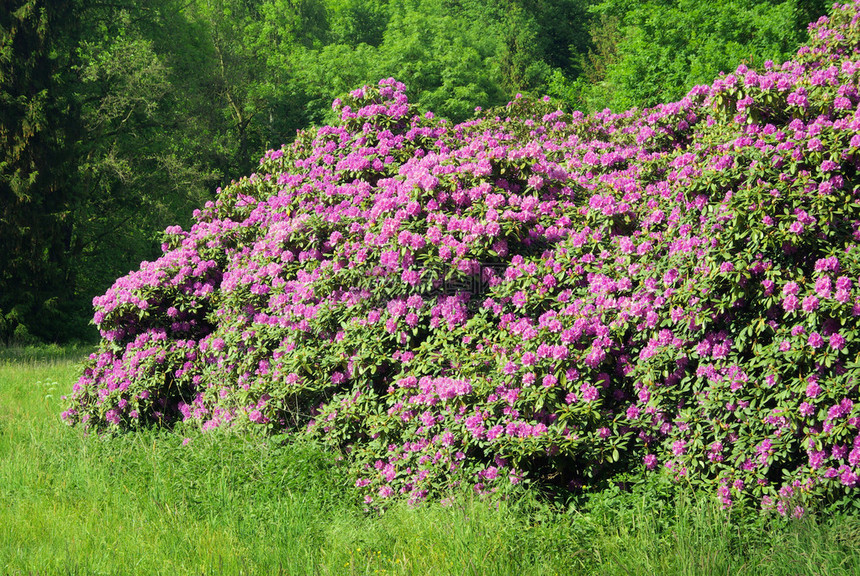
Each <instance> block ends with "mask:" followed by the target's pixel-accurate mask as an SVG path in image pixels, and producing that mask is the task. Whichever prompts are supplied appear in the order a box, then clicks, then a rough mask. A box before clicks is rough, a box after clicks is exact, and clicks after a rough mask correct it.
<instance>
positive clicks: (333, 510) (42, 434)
mask: <svg viewBox="0 0 860 576" xmlns="http://www.w3.org/2000/svg"><path fill="white" fill-rule="evenodd" d="M76 354H77V355H78V357H80V354H81V352H80V351H75V352H74V353H67V351H63V350H59V351H58V350H54V351H45V350H42V351H39V350H37V349H34V350H32V351H31V352H30V353H22V352H18V353H16V354H11V355H6V356H4V355H3V353H0V574H4V575H5V574H22V575H23V574H112V575H113V574H171V575H172V574H196V575H200V574H321V575H329V574H330V575H351V574H456V575H461V574H469V575H480V574H487V575H496V574H498V575H505V574H511V575H514V574H516V575H520V574H536V575H541V574H547V575H548V574H607V575H628V574H642V575H645V574H647V575H653V574H679V575H681V574H696V575H706V574H720V575H725V574H756V575H758V574H774V575H795V574H846V575H848V574H852V575H853V574H858V573H860V552H858V551H857V549H856V544H857V542H860V516H851V515H842V516H839V517H836V518H830V519H827V518H808V519H805V520H803V521H800V522H787V523H782V522H764V521H748V520H743V521H739V520H736V519H732V518H729V517H727V516H726V514H725V513H724V512H722V511H720V510H719V509H717V508H715V507H714V506H713V504H712V502H711V501H710V500H707V499H704V498H702V499H697V498H696V497H695V496H694V495H690V494H685V493H681V496H677V495H675V494H674V492H673V491H672V490H671V489H670V488H667V487H665V486H656V487H655V486H650V487H646V488H644V489H641V490H634V491H632V492H631V491H621V490H618V489H614V490H607V491H605V492H602V493H598V494H595V495H593V496H591V497H589V498H584V499H582V500H580V501H578V502H576V503H575V504H572V505H570V506H569V507H568V508H567V509H564V510H561V509H560V508H559V506H551V505H549V504H546V503H542V502H541V501H538V500H537V499H534V498H531V499H520V500H517V501H508V502H502V503H500V504H496V505H492V506H491V505H487V504H486V503H482V502H480V501H475V500H473V499H471V498H469V497H468V496H466V495H459V496H457V497H455V498H454V499H453V504H451V505H448V506H442V505H440V504H429V505H424V506H420V507H417V508H412V507H409V506H407V505H406V504H401V505H396V506H394V507H392V508H390V509H388V510H387V511H385V512H384V513H378V512H367V511H365V510H364V508H363V506H362V505H361V504H360V503H359V501H358V499H357V497H356V496H355V494H354V493H352V492H351V491H350V489H349V488H348V487H346V485H345V482H344V480H343V478H342V477H341V476H340V475H339V472H338V469H337V466H336V462H335V459H334V456H333V455H331V454H326V453H324V452H322V451H321V450H320V449H319V448H318V447H316V446H313V445H310V444H304V443H293V444H287V445H283V444H280V443H276V442H273V441H267V440H265V439H262V438H253V437H247V436H244V437H243V436H238V435H230V434H226V433H209V434H205V435H201V434H199V433H197V432H195V431H192V430H182V429H177V430H174V431H163V430H162V431H158V430H150V431H145V432H142V433H134V434H126V435H121V436H116V437H102V438H99V437H96V436H87V435H84V434H83V433H82V432H81V431H80V430H77V429H69V428H67V427H66V426H65V425H63V424H62V423H61V422H60V419H59V413H60V411H61V406H62V401H61V400H60V396H61V395H62V394H63V393H64V392H66V391H68V390H69V389H70V387H71V384H72V382H73V381H74V378H75V376H76V371H77V369H78V368H77V366H76V364H75V361H74V360H72V359H70V358H71V357H74V356H75V355H76Z"/></svg>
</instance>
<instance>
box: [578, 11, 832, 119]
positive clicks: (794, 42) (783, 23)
mask: <svg viewBox="0 0 860 576" xmlns="http://www.w3.org/2000/svg"><path fill="white" fill-rule="evenodd" d="M591 10H592V13H593V14H595V16H596V19H595V24H594V28H592V41H593V44H594V50H595V51H594V52H593V53H591V54H590V55H589V57H588V58H587V59H586V62H585V67H586V74H585V77H586V78H587V79H588V81H589V84H583V85H582V86H581V89H582V90H583V92H584V93H585V95H584V100H585V102H586V103H587V105H588V107H589V109H602V108H604V107H609V108H611V109H613V110H623V109H627V108H630V107H632V106H640V107H647V106H654V105H656V104H657V103H659V102H668V101H672V100H677V99H679V98H681V97H682V96H683V95H684V94H686V93H687V91H689V90H690V89H691V88H692V87H693V86H694V85H697V84H705V83H708V82H710V81H711V80H712V79H713V78H714V77H716V76H717V74H718V73H719V72H721V71H722V72H725V71H729V70H732V69H734V68H735V67H736V66H737V65H738V64H739V63H746V64H747V65H749V66H761V65H762V64H763V63H764V62H765V61H767V60H773V61H775V62H782V61H784V60H786V59H788V58H789V57H790V56H791V55H792V53H793V52H794V50H795V49H796V48H797V46H798V45H799V44H800V43H801V42H802V41H803V40H804V39H805V33H804V30H803V29H804V28H805V26H806V23H807V21H808V20H803V21H802V22H799V21H798V20H797V14H798V11H799V9H798V2H797V0H784V1H775V0H774V1H767V2H758V1H752V0H730V1H728V2H698V1H695V0H678V1H672V2H663V1H654V2H644V3H643V2H631V1H629V0H607V1H605V2H602V3H599V4H597V5H595V6H593V7H592V9H591ZM821 13H823V10H822V11H821V12H818V13H816V14H815V15H813V17H812V18H810V19H811V20H814V19H816V18H817V16H819V15H820V14H821Z"/></svg>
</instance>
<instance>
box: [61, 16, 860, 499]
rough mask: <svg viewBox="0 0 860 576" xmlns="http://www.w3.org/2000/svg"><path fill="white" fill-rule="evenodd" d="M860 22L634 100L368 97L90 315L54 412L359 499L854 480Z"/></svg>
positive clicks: (852, 19)
mask: <svg viewBox="0 0 860 576" xmlns="http://www.w3.org/2000/svg"><path fill="white" fill-rule="evenodd" d="M858 6H860V4H849V5H845V6H837V7H835V8H834V11H833V15H832V17H831V18H830V19H826V18H823V19H821V20H820V21H818V22H817V23H815V24H813V25H811V37H812V40H811V42H810V44H809V45H808V46H806V47H804V48H802V49H801V50H800V51H799V52H798V54H797V57H796V59H795V60H794V61H791V62H787V63H785V64H783V65H781V66H774V65H772V64H768V65H766V66H765V69H764V70H761V71H755V70H750V69H747V68H746V67H744V66H741V67H739V68H738V69H737V71H736V72H735V73H733V74H730V75H727V76H722V77H720V78H719V79H717V80H716V81H715V82H714V84H713V85H712V86H699V87H696V88H694V89H693V90H692V91H691V92H690V93H689V94H688V95H687V97H685V98H684V99H682V100H680V101H679V102H675V103H671V104H666V105H660V106H657V107H655V108H651V109H648V110H643V111H639V110H631V111H628V112H625V113H622V114H612V113H610V112H609V111H605V112H602V113H600V114H596V115H593V116H584V115H582V114H580V113H575V114H573V115H572V116H571V115H566V114H563V113H562V112H561V111H558V110H555V109H554V108H553V107H552V106H551V105H550V104H549V103H548V102H546V101H538V102H534V101H530V100H528V99H525V98H518V99H517V100H515V101H514V102H512V103H511V104H509V105H508V107H507V108H506V109H505V110H503V111H496V112H491V113H489V114H484V115H480V116H479V117H477V118H476V119H475V120H473V121H470V122H466V123H463V124H458V125H451V124H449V123H447V122H445V121H444V120H440V119H436V118H434V117H433V115H432V114H430V113H427V114H424V115H420V114H418V113H417V112H416V111H415V110H414V108H413V107H412V106H411V105H410V104H409V103H408V102H407V100H406V97H405V96H404V92H403V90H404V87H403V86H402V85H400V84H399V83H397V82H395V81H394V80H383V81H381V82H380V83H379V85H378V86H377V87H365V88H362V89H360V90H357V91H355V92H353V93H352V94H351V96H350V97H349V98H346V99H345V100H344V101H336V102H335V103H334V107H335V110H337V111H338V112H339V115H340V122H338V123H337V124H336V125H334V126H324V127H322V128H319V129H316V130H312V131H309V132H305V133H303V134H300V135H299V137H298V138H297V140H296V142H295V143H294V144H292V145H290V146H289V147H285V148H283V149H281V150H277V151H270V152H268V153H267V154H266V155H265V157H264V158H263V159H262V161H261V164H260V170H259V172H258V173H256V174H252V175H251V176H249V177H247V178H243V179H242V180H240V181H238V182H235V183H233V184H231V185H230V186H227V187H226V188H224V189H223V190H219V191H218V196H217V200H216V201H215V202H210V203H208V204H207V205H206V206H205V207H204V208H203V209H202V210H200V211H199V212H197V213H195V217H196V224H195V225H194V226H193V227H192V228H191V230H188V231H183V230H180V229H178V228H172V229H168V230H167V232H166V239H165V242H164V245H163V251H164V254H163V256H162V257H161V258H160V259H158V260H157V261H155V262H152V263H143V264H142V265H141V268H140V270H138V271H136V272H133V273H131V274H129V275H128V276H126V277H124V278H121V279H119V280H117V282H116V284H114V286H113V287H112V288H111V289H110V290H109V291H108V292H107V294H105V295H104V296H102V297H100V298H96V299H95V302H94V303H95V308H96V314H95V322H96V324H97V325H98V327H99V329H100V330H101V334H102V336H103V341H102V344H101V347H100V350H99V352H98V353H96V354H94V355H93V356H91V358H90V361H89V363H88V365H87V366H86V368H85V370H84V373H83V376H82V377H81V379H80V381H79V382H78V383H77V384H76V385H75V387H74V390H73V392H72V394H71V397H70V399H69V402H70V406H69V409H68V410H67V411H66V412H65V413H64V418H65V419H66V420H67V421H68V422H70V423H81V424H84V425H85V426H86V427H88V428H91V429H96V430H104V429H118V428H134V427H139V426H144V425H150V424H169V423H171V422H174V421H176V420H179V419H182V420H191V421H197V422H199V423H200V424H201V425H202V427H203V429H209V428H213V427H219V426H235V427H239V428H251V427H253V428H260V429H265V430H267V431H271V432H279V431H287V432H293V433H296V434H309V435H312V436H315V437H318V438H320V439H321V440H323V441H324V442H327V443H329V444H330V445H331V446H333V447H337V448H340V449H343V450H345V452H346V453H347V454H348V456H347V461H348V463H349V465H350V469H351V470H352V473H353V475H354V480H355V484H356V486H358V487H362V488H363V489H364V490H365V491H366V494H367V496H366V500H367V501H368V502H378V501H379V500H380V499H385V498H388V497H390V496H392V495H394V494H403V495H405V496H406V497H408V498H410V499H413V500H420V499H423V498H425V497H427V496H428V495H431V494H433V493H438V492H439V491H440V490H442V489H444V488H446V487H449V486H451V485H454V484H459V483H466V484H468V485H471V486H473V487H474V489H475V490H477V491H479V492H482V493H483V492H492V491H495V490H498V489H500V488H502V487H504V486H507V485H510V484H511V483H514V484H516V483H518V482H520V481H521V480H522V479H524V478H532V479H538V480H542V481H546V482H554V483H557V484H569V485H570V486H578V485H582V484H589V483H592V482H594V481H596V480H598V479H601V478H607V477H611V476H612V475H614V474H617V473H624V472H629V471H635V470H639V469H645V470H654V471H658V470H663V471H664V473H668V474H670V475H672V476H673V477H675V478H678V479H684V481H686V482H689V483H691V484H693V485H696V486H704V487H708V486H710V487H711V488H712V489H713V491H714V493H715V494H717V495H718V497H719V498H721V499H722V501H723V503H724V504H725V505H726V506H729V505H731V504H732V502H733V501H736V500H738V499H754V500H755V501H757V502H761V503H762V505H763V506H764V507H765V508H775V509H777V510H778V511H779V512H781V513H783V514H802V513H803V507H804V506H807V505H809V504H810V503H814V502H815V501H816V500H817V499H820V498H826V497H835V496H840V495H843V494H845V493H848V492H850V491H853V490H854V489H855V488H856V487H857V484H858V474H860V394H858V381H857V375H858V357H859V356H858V355H860V334H858V322H857V317H858V315H860V291H858V286H857V281H858V272H860V261H859V260H858V259H860V247H859V246H858V241H860V197H858V190H860V187H858V185H860V180H858V177H857V167H858V165H860V155H858V152H859V151H860V130H858V128H860V106H858V104H860V91H858V77H860V59H858V57H857V54H858V51H860V43H858V40H860V23H858V20H860V9H858Z"/></svg>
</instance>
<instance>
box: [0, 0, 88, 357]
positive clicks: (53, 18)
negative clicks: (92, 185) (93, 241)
mask: <svg viewBox="0 0 860 576" xmlns="http://www.w3.org/2000/svg"><path fill="white" fill-rule="evenodd" d="M77 34H78V22H77V18H76V14H75V5H74V3H73V2H70V1H61V0H56V1H53V2H47V1H45V0H10V1H9V2H7V4H6V7H4V9H3V10H0V239H2V249H0V340H2V341H6V342H8V341H10V340H11V339H13V338H15V339H17V340H28V339H30V338H31V337H38V338H51V337H54V336H56V335H61V336H60V337H62V335H65V336H68V335H69V334H70V333H73V330H72V329H71V326H70V325H69V321H70V319H71V318H72V317H73V316H74V306H73V305H72V298H71V296H72V290H71V287H72V286H73V285H74V270H73V268H72V267H71V266H70V261H69V251H70V240H71V235H72V222H71V214H72V212H73V208H74V204H75V202H76V199H75V197H74V190H75V184H76V174H75V172H74V170H73V166H74V162H73V152H74V149H73V146H72V145H71V144H72V143H73V142H74V141H75V139H76V137H77V134H78V132H79V125H78V123H77V117H76V102H75V100H74V98H73V97H72V96H71V94H70V92H69V84H70V82H71V81H72V78H71V75H70V74H69V70H70V64H71V63H72V62H73V60H72V58H73V57H72V56H71V55H70V54H73V52H74V51H73V50H70V48H73V47H74V45H75V41H76V38H77Z"/></svg>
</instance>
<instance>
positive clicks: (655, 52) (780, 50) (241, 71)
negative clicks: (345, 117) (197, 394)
mask: <svg viewBox="0 0 860 576" xmlns="http://www.w3.org/2000/svg"><path fill="white" fill-rule="evenodd" d="M826 9H827V3H826V2H824V1H822V0H785V1H778V0H764V1H753V0H727V1H726V2H721V3H702V2H696V1H693V0H645V1H639V0H636V1H634V0H606V1H604V2H599V1H595V0H482V1H477V0H113V1H98V0H95V1H93V0H50V1H49V0H4V2H3V6H2V7H0V343H6V344H9V343H13V342H27V341H31V340H43V341H68V340H73V339H77V340H88V339H94V338H95V337H96V331H95V329H94V328H93V327H92V326H90V324H89V323H90V316H91V300H92V298H93V296H95V295H97V294H101V293H103V292H104V291H105V289H106V288H107V287H108V286H110V284H111V283H112V282H113V280H114V278H116V277H118V276H120V275H122V274H124V273H126V272H127V271H129V270H130V269H133V268H136V267H137V266H138V264H139V262H140V261H141V260H145V259H151V258H153V257H154V256H155V255H157V254H158V250H159V242H160V238H161V235H162V231H163V230H164V229H165V227H166V226H169V225H173V224H179V225H184V224H186V223H187V222H188V221H190V218H191V214H192V211H193V209H194V208H195V207H199V206H201V205H202V204H203V203H204V202H205V201H206V200H207V199H209V198H211V197H212V196H213V195H214V192H215V190H216V189H217V187H218V186H220V185H223V184H226V183H229V181H230V179H231V177H234V176H238V175H241V174H246V173H248V172H250V171H252V170H253V167H254V166H255V164H256V163H257V160H258V158H259V157H260V156H261V155H262V153H263V152H264V151H265V150H267V149H269V148H273V147H275V148H277V147H280V146H281V145H282V144H284V143H288V142H290V141H292V140H293V139H294V138H295V135H296V131H297V130H301V129H303V128H306V127H308V126H310V125H313V124H319V123H321V122H324V121H326V120H327V119H329V118H330V115H331V114H332V106H331V104H332V101H333V100H334V99H335V98H338V97H339V96H341V95H343V94H344V93H346V92H347V91H349V90H352V89H354V88H356V87H359V86H361V85H362V84H365V83H372V82H376V81H377V80H378V79H380V78H387V77H395V78H397V79H398V80H399V81H401V82H403V83H405V85H406V86H407V89H408V90H409V94H410V100H411V101H413V102H417V103H418V105H419V106H420V107H421V108H422V109H427V110H430V109H432V110H434V111H435V112H436V113H437V114H439V115H442V116H444V117H446V118H449V119H450V120H451V121H461V120H464V119H467V118H469V117H471V115H472V114H473V113H474V110H475V108H476V107H482V108H488V107H493V106H499V105H502V104H504V103H506V102H508V101H509V100H510V99H512V98H513V97H514V95H516V94H517V93H523V94H531V95H535V96H543V95H549V96H550V97H552V98H554V99H556V100H557V102H558V104H559V105H560V106H562V107H566V108H568V109H579V110H584V111H595V110H602V109H604V108H607V107H608V108H610V109H612V110H615V111H620V110H624V109H627V108H630V107H634V106H638V107H647V106H651V105H655V104H657V103H658V102H666V101H671V100H673V99H677V98H680V97H682V96H683V95H684V94H686V93H687V91H689V90H690V89H691V88H692V87H693V86H695V85H697V84H702V83H706V82H710V81H711V80H713V78H715V77H716V76H717V75H718V74H719V73H720V71H727V70H732V69H734V67H736V66H737V65H738V64H739V63H742V62H743V63H747V64H750V65H757V66H758V65H761V64H763V63H764V62H765V61H767V60H772V61H774V62H781V61H783V60H786V59H788V58H789V57H790V56H791V55H793V53H794V51H795V49H796V48H797V46H798V45H799V44H800V43H802V42H803V41H805V40H806V24H807V23H808V22H810V21H814V20H816V19H817V17H818V16H819V15H821V14H824V13H825V12H826Z"/></svg>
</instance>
